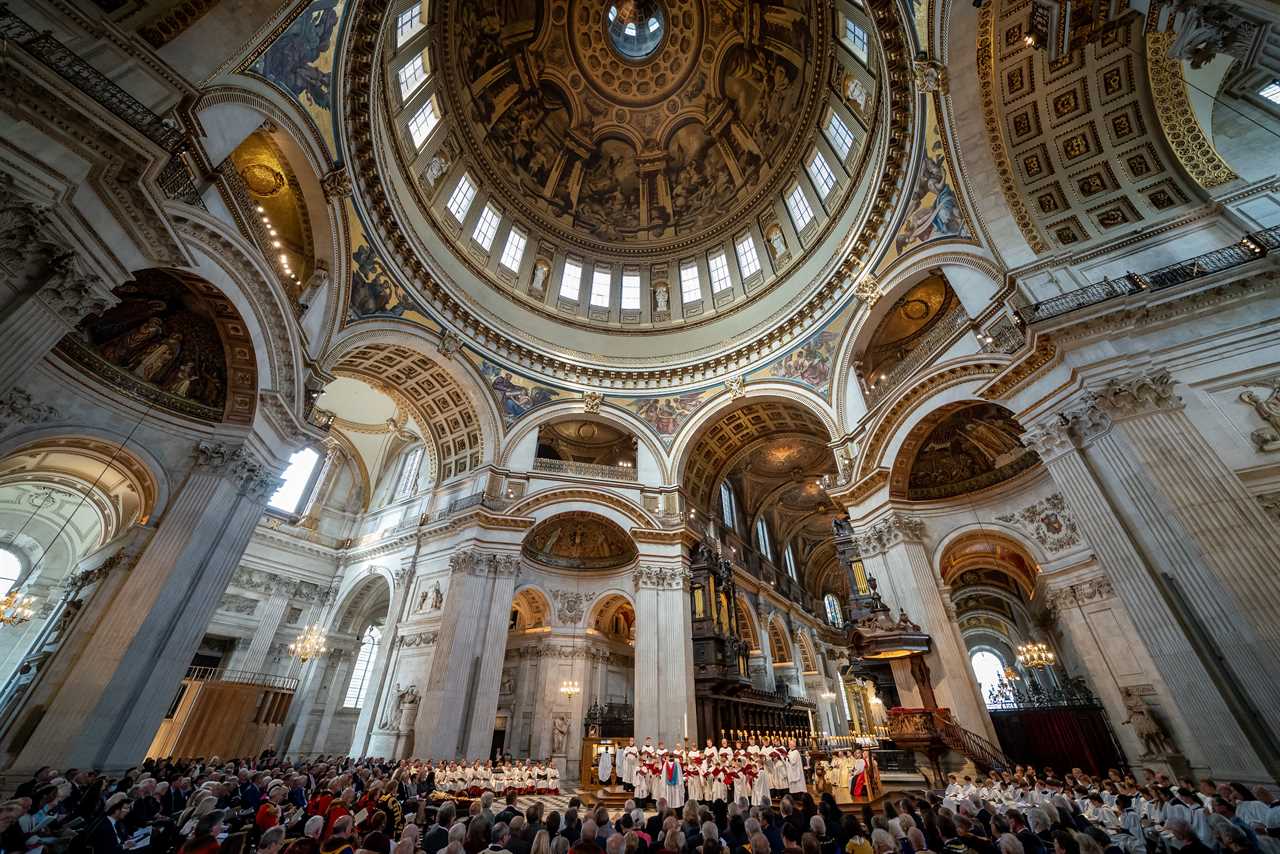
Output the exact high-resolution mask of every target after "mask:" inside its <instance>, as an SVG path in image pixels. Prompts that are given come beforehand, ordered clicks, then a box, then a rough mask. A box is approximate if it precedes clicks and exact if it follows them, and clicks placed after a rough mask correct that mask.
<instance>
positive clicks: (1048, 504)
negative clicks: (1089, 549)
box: [996, 492, 1080, 553]
mask: <svg viewBox="0 0 1280 854" xmlns="http://www.w3.org/2000/svg"><path fill="white" fill-rule="evenodd" d="M996 521H998V522H1004V523H1006V524H1009V525H1013V526H1015V527H1018V528H1021V529H1022V530H1024V531H1026V532H1027V533H1028V534H1030V535H1031V538H1032V539H1034V540H1035V541H1036V542H1037V543H1039V544H1040V545H1041V546H1042V547H1043V548H1044V550H1045V551H1047V552H1050V553H1053V552H1060V551H1065V550H1066V549H1069V548H1071V547H1072V546H1075V545H1079V543H1080V529H1079V528H1077V527H1076V522H1075V519H1073V518H1071V514H1070V513H1069V512H1067V502H1066V499H1064V498H1063V497H1062V494H1061V493H1057V492H1055V493H1054V494H1053V495H1050V496H1049V497H1048V498H1045V499H1043V500H1041V501H1037V502H1035V503H1034V504H1031V505H1028V506H1027V507H1023V508H1022V509H1021V510H1019V511H1017V512H1016V513H1006V514H1005V515H1003V516H997V517H996Z"/></svg>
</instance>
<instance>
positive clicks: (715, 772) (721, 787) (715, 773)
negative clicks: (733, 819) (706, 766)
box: [707, 764, 729, 801]
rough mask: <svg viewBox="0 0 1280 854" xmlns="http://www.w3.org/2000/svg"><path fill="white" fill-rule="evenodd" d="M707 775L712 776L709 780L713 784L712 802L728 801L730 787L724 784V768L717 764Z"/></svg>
mask: <svg viewBox="0 0 1280 854" xmlns="http://www.w3.org/2000/svg"><path fill="white" fill-rule="evenodd" d="M707 773H708V774H709V775H710V776H709V780H710V783H711V792H710V800H713V801H728V800H729V787H728V786H726V785H725V783H724V777H725V773H726V772H725V769H724V768H722V767H721V766H720V765H719V764H717V765H714V766H712V767H711V768H710V770H709V771H708V772H707Z"/></svg>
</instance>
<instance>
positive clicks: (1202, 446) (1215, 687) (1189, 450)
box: [1026, 372, 1280, 780]
mask: <svg viewBox="0 0 1280 854" xmlns="http://www.w3.org/2000/svg"><path fill="white" fill-rule="evenodd" d="M1172 385H1173V384H1172V381H1171V379H1170V377H1169V375H1168V374H1167V373H1163V372H1157V373H1154V374H1147V375H1140V376H1136V377H1133V378H1130V379H1129V380H1127V381H1112V382H1110V383H1108V384H1107V386H1106V387H1105V388H1103V389H1101V390H1099V391H1094V392H1090V393H1088V394H1086V395H1085V396H1084V398H1083V399H1082V400H1081V401H1079V402H1078V403H1077V404H1076V405H1074V406H1071V407H1069V408H1068V409H1066V410H1064V411H1063V412H1062V413H1060V414H1058V415H1055V416H1053V417H1051V418H1049V419H1046V420H1045V421H1043V422H1042V423H1040V424H1038V425H1036V426H1035V427H1033V429H1031V430H1030V431H1028V433H1027V436H1026V442H1027V444H1028V445H1029V446H1030V447H1033V448H1035V449H1036V450H1037V451H1038V452H1039V453H1040V456H1041V459H1043V460H1044V461H1045V464H1046V466H1047V467H1048V469H1049V472H1050V474H1051V476H1052V477H1053V479H1054V482H1055V483H1056V484H1057V485H1058V486H1059V488H1060V489H1061V490H1062V493H1063V495H1064V497H1065V498H1066V500H1067V504H1068V505H1069V506H1070V508H1071V510H1072V514H1073V515H1074V516H1075V517H1076V518H1077V519H1078V520H1079V522H1080V524H1081V527H1082V528H1083V529H1084V531H1085V534H1086V536H1087V538H1088V540H1089V543H1090V545H1092V546H1093V547H1094V549H1095V550H1096V551H1097V553H1098V555H1099V558H1100V562H1101V563H1102V565H1103V567H1104V568H1105V569H1106V571H1107V574H1108V577H1109V578H1110V579H1111V581H1112V583H1113V584H1114V585H1115V589H1116V591H1117V593H1118V595H1119V597H1120V599H1121V601H1123V602H1124V604H1125V607H1126V609H1127V610H1128V612H1129V614H1130V616H1131V617H1132V619H1133V621H1134V625H1135V626H1136V627H1137V630H1138V632H1139V634H1140V635H1141V636H1142V639H1143V640H1144V641H1145V642H1146V646H1147V648H1148V650H1150V652H1151V655H1152V659H1153V660H1154V662H1155V666H1156V668H1157V669H1158V670H1159V672H1160V675H1161V676H1162V677H1163V680H1164V682H1165V683H1166V684H1167V685H1169V686H1170V691H1171V692H1172V693H1173V696H1172V697H1169V698H1168V701H1169V702H1170V703H1171V704H1175V705H1176V706H1177V708H1178V709H1179V711H1180V715H1179V716H1178V719H1177V720H1175V721H1173V723H1174V725H1175V728H1176V729H1178V730H1180V731H1178V732H1175V733H1174V736H1175V740H1176V741H1177V743H1178V745H1179V747H1180V748H1181V749H1182V750H1183V751H1184V752H1186V753H1187V754H1188V756H1189V757H1190V758H1191V759H1192V762H1193V763H1194V764H1202V765H1203V766H1205V767H1209V768H1212V771H1213V773H1214V774H1215V775H1220V776H1229V777H1238V778H1241V779H1254V780H1256V779H1262V778H1263V777H1274V776H1276V774H1277V772H1278V771H1280V748H1278V747H1277V744H1278V743H1280V739H1278V738H1277V736H1278V730H1277V727H1278V726H1280V725H1278V724H1277V723H1276V721H1275V720H1274V715H1272V714H1271V711H1272V710H1274V709H1275V708H1277V704H1280V669H1278V668H1280V661H1277V659H1276V654H1275V651H1274V650H1275V649H1276V644H1275V632H1276V625H1275V619H1276V618H1275V617H1272V618H1271V620H1270V622H1269V623H1267V622H1266V615H1267V614H1268V613H1272V614H1275V613H1277V612H1276V611H1275V610H1272V609H1273V608H1274V603H1275V602H1276V594H1277V589H1278V588H1277V581H1276V576H1275V567H1276V566H1278V565H1280V555H1278V553H1277V548H1276V544H1275V533H1276V529H1275V526H1274V524H1273V523H1272V522H1271V521H1270V520H1269V519H1267V518H1266V517H1265V515H1264V514H1263V513H1262V511H1261V509H1260V508H1258V507H1257V505H1256V504H1255V503H1254V502H1252V501H1251V500H1249V499H1248V498H1247V496H1245V497H1244V499H1243V500H1242V499H1241V497H1240V496H1241V495H1243V487H1241V486H1240V485H1239V481H1238V479H1236V478H1235V475H1234V474H1233V473H1232V472H1231V471H1230V470H1229V469H1228V468H1227V467H1226V465H1225V464H1224V463H1223V462H1222V461H1221V459H1220V458H1219V457H1218V456H1217V454H1216V452H1215V451H1214V450H1213V448H1212V447H1211V446H1209V445H1208V443H1207V442H1205V441H1204V439H1203V437H1201V436H1199V434H1198V431H1196V429H1195V426H1194V425H1193V424H1192V423H1191V422H1190V420H1189V419H1188V418H1187V417H1186V414H1185V413H1184V412H1183V411H1182V403H1181V400H1180V399H1179V398H1178V396H1177V395H1176V394H1174V393H1173V387H1172ZM1260 621H1261V625H1260V624H1259V623H1260Z"/></svg>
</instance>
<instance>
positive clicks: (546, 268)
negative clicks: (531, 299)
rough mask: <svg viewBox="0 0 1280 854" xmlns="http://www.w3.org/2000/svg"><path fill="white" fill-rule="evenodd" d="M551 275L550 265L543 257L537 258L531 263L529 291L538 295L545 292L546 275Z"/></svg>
mask: <svg viewBox="0 0 1280 854" xmlns="http://www.w3.org/2000/svg"><path fill="white" fill-rule="evenodd" d="M550 275H551V265H550V264H548V263H547V260H546V259H545V258H539V259H538V260H537V261H536V262H535V263H534V265H533V278H532V279H531V280H530V281H529V293H531V294H533V295H534V296H536V297H540V296H542V295H543V294H545V293H546V292H547V277H548V276H550Z"/></svg>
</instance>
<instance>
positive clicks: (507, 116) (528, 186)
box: [477, 83, 572, 204]
mask: <svg viewBox="0 0 1280 854" xmlns="http://www.w3.org/2000/svg"><path fill="white" fill-rule="evenodd" d="M477 97H481V96H477ZM477 110H478V111H480V112H482V113H486V114H492V113H493V110H494V107H493V106H492V105H488V104H486V103H485V102H483V101H478V102H477ZM571 123H572V116H571V115H570V113H569V105H568V101H567V100H566V99H565V97H564V95H563V94H562V93H561V92H560V91H559V90H558V89H557V88H556V87H555V86H552V85H550V84H545V83H544V84H542V85H541V86H539V87H538V88H536V89H534V90H532V91H528V92H525V93H523V94H522V95H521V96H520V97H519V98H517V99H516V100H515V101H513V102H512V103H511V104H510V105H509V106H507V107H506V109H505V110H503V111H502V113H501V115H497V116H496V118H494V119H492V125H491V126H490V127H489V132H488V133H487V134H486V136H485V144H486V145H488V147H489V151H490V154H491V156H493V157H494V158H495V159H497V160H498V161H499V162H504V163H505V164H506V165H507V166H508V167H509V169H510V170H511V172H512V174H513V175H514V176H516V177H517V178H518V181H519V186H520V189H522V190H524V191H526V192H528V193H530V194H532V195H533V197H535V198H541V199H543V200H544V201H546V202H547V203H548V204H550V203H551V200H552V198H553V197H554V196H555V193H554V189H555V188H554V187H553V188H548V187H547V183H548V180H549V179H550V178H551V173H552V170H553V169H554V168H555V166H556V164H557V162H558V161H559V159H560V152H561V151H562V150H563V148H564V141H565V137H566V135H567V134H568V132H569V128H570V126H571ZM557 178H558V180H557V182H556V183H557V185H559V184H561V183H562V182H563V181H564V180H567V178H568V176H567V175H564V174H561V175H559V176H557Z"/></svg>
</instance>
